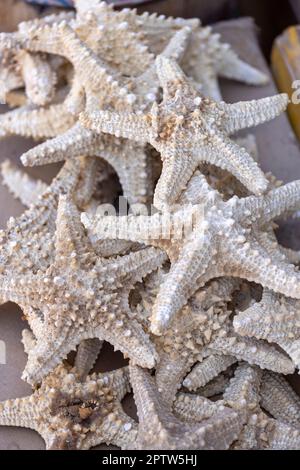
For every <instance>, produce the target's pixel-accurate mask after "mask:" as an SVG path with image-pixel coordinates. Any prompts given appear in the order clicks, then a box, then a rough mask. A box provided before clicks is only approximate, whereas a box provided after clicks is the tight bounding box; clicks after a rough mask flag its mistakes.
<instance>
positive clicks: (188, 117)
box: [80, 56, 288, 208]
mask: <svg viewBox="0 0 300 470" xmlns="http://www.w3.org/2000/svg"><path fill="white" fill-rule="evenodd" d="M156 64H157V74H158V78H159V82H160V84H161V86H162V88H163V91H164V99H163V101H162V103H161V104H160V105H158V106H157V104H156V103H155V104H154V105H153V107H152V109H151V111H150V113H149V114H145V115H139V114H134V113H126V112H125V113H124V112H123V113H122V112H120V113H118V112H112V111H105V110H99V111H98V110H97V111H94V112H90V111H89V110H87V111H85V112H84V113H82V114H81V115H80V122H81V123H82V124H83V125H84V126H85V127H87V128H90V129H92V130H93V131H95V132H106V133H109V134H113V135H116V136H117V137H125V138H129V139H132V140H135V141H138V142H141V143H143V142H144V143H145V142H149V143H150V144H151V145H153V147H154V148H155V149H156V150H158V151H159V152H160V153H161V158H162V161H163V169H162V174H161V177H160V179H159V182H158V184H157V187H156V190H155V197H154V204H155V206H156V207H158V208H162V207H164V206H165V205H168V204H171V203H173V202H175V200H176V198H177V197H178V196H179V195H180V192H181V191H182V190H183V189H184V187H185V185H186V184H187V182H188V180H189V179H190V178H191V176H192V175H193V173H194V172H195V170H196V169H197V167H198V166H199V164H200V163H201V162H207V163H211V164H214V165H216V166H219V167H221V168H223V169H226V170H227V171H229V172H230V173H232V174H233V175H234V176H235V177H236V178H237V179H238V180H240V181H241V182H242V183H243V184H244V185H245V186H246V187H247V188H248V189H249V190H250V191H252V192H254V193H255V194H261V193H263V192H264V191H265V190H266V189H267V184H268V183H267V180H266V178H265V176H264V174H263V173H262V171H261V170H260V169H259V167H258V165H257V163H256V162H254V161H253V159H252V158H251V157H250V155H249V154H248V153H247V152H246V150H245V149H243V148H241V147H239V146H238V145H236V144H235V143H234V142H233V141H232V140H230V139H229V138H228V135H229V134H232V133H233V132H236V131H237V130H239V129H243V128H246V127H249V126H253V125H258V124H260V123H263V122H265V121H268V120H270V119H273V118H274V117H275V116H277V115H278V114H280V113H281V112H282V111H284V110H285V108H286V106H287V103H288V97H287V95H284V94H282V95H276V96H274V97H271V98H264V99H262V100H258V101H252V102H240V103H236V104H226V103H224V102H221V103H216V102H214V101H212V100H210V99H208V98H203V97H202V96H199V93H198V91H197V90H196V89H195V88H194V87H193V86H192V85H191V84H190V82H189V80H188V78H187V77H186V76H185V75H184V73H183V72H182V70H181V69H180V67H179V66H178V64H177V63H176V62H175V61H172V60H171V59H168V58H166V57H163V56H158V57H157V59H156ZM220 149H221V150H220Z"/></svg>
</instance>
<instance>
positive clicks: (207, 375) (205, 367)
mask: <svg viewBox="0 0 300 470" xmlns="http://www.w3.org/2000/svg"><path fill="white" fill-rule="evenodd" d="M235 362H237V359H236V358H235V357H234V356H225V355H224V356H223V355H222V356H220V355H211V356H208V357H207V358H205V359H204V360H203V361H202V362H199V363H198V364H196V365H195V367H194V368H193V369H192V371H191V372H190V373H189V374H188V375H187V377H186V378H185V379H184V381H183V385H184V387H186V388H188V390H196V389H197V388H200V387H204V386H205V385H206V384H207V383H208V382H210V381H211V380H212V379H214V378H215V377H217V376H218V375H219V374H220V373H221V372H223V371H225V370H226V369H228V367H230V366H231V365H232V364H234V363H235Z"/></svg>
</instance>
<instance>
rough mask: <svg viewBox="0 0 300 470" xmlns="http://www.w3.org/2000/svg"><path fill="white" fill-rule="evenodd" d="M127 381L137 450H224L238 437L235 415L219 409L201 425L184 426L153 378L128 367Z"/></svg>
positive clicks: (138, 368)
mask: <svg viewBox="0 0 300 470" xmlns="http://www.w3.org/2000/svg"><path fill="white" fill-rule="evenodd" d="M130 381H131V384H132V387H133V393H134V399H135V403H136V406H137V412H138V417H139V426H138V434H137V440H136V442H135V444H134V448H137V449H152V450H153V449H171V450H172V449H189V450H190V449H227V448H228V447H229V445H230V444H231V443H232V442H233V441H234V440H235V439H236V438H237V436H238V433H239V431H240V429H241V425H242V421H241V419H240V416H239V414H238V413H235V412H233V413H232V410H229V409H225V407H223V409H221V408H220V409H219V410H218V412H216V413H215V414H214V415H213V416H211V417H209V418H208V419H203V421H202V422H200V423H196V424H195V423H190V424H187V423H184V422H183V421H180V420H179V419H178V418H177V417H176V416H175V415H174V414H173V413H172V412H171V411H170V409H169V407H168V406H167V405H166V404H165V402H164V400H163V399H162V397H161V395H160V393H159V391H158V390H157V387H156V385H155V381H154V378H153V377H151V375H150V373H149V372H148V371H146V370H144V369H141V368H140V367H138V366H130Z"/></svg>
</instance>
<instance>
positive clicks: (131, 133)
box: [79, 111, 152, 143]
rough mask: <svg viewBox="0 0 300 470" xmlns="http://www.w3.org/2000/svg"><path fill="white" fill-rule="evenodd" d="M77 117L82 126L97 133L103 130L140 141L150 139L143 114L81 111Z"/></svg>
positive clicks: (148, 127)
mask: <svg viewBox="0 0 300 470" xmlns="http://www.w3.org/2000/svg"><path fill="white" fill-rule="evenodd" d="M79 119H80V122H81V124H82V125H83V126H84V127H86V128H88V129H91V130H92V131H94V132H97V133H101V132H104V133H107V134H112V135H115V136H116V137H125V138H126V139H131V140H136V141H137V142H140V143H146V142H149V141H150V139H151V134H152V133H151V128H150V126H149V124H148V123H147V121H146V119H145V117H144V116H143V115H139V114H134V113H125V112H124V113H116V112H112V111H94V112H83V113H81V114H80V116H79Z"/></svg>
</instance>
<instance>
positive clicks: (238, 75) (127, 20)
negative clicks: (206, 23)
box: [76, 2, 268, 100]
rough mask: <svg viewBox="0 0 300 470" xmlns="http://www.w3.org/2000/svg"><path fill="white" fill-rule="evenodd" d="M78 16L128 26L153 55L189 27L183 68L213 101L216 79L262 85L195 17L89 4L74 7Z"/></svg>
mask: <svg viewBox="0 0 300 470" xmlns="http://www.w3.org/2000/svg"><path fill="white" fill-rule="evenodd" d="M76 8H77V11H78V12H79V14H81V15H83V17H84V18H85V16H86V15H87V13H91V12H94V14H95V15H97V17H98V19H99V20H100V21H101V22H102V23H103V24H106V23H108V22H109V23H112V24H115V25H116V26H117V25H120V24H121V25H124V26H123V27H125V26H126V25H127V26H129V28H130V30H132V31H135V32H136V33H139V34H140V35H141V38H142V39H143V41H144V42H145V44H146V45H147V46H148V48H149V49H150V51H152V52H153V53H154V54H155V55H157V54H159V53H161V51H162V48H163V47H164V45H165V43H166V41H168V40H169V39H170V37H171V36H172V35H173V34H174V33H176V31H178V30H179V29H180V28H183V27H189V28H191V30H192V36H191V40H190V43H189V46H188V48H187V51H186V54H185V56H184V58H183V62H182V63H183V68H184V70H185V71H186V72H187V73H188V74H189V75H191V76H192V77H193V78H194V79H195V80H196V81H197V82H199V83H200V84H201V85H202V92H203V94H204V95H205V96H210V97H212V98H214V99H216V100H219V99H220V96H221V95H220V90H219V86H218V80H217V77H218V76H221V77H226V78H230V79H234V80H240V81H242V82H245V83H248V84H251V85H263V84H265V83H267V82H268V77H267V76H266V75H265V74H264V73H262V72H260V71H259V70H257V69H256V68H254V67H251V66H250V65H249V64H247V63H245V62H243V61H242V60H241V59H239V58H238V56H237V55H236V54H235V52H234V51H233V50H232V48H231V47H230V46H229V44H226V43H222V42H221V41H220V36H219V34H213V33H212V29H211V28H210V27H201V26H200V21H199V19H197V18H192V19H188V20H187V19H183V18H172V17H167V18H166V17H165V16H164V15H159V16H158V15H157V14H156V13H154V14H149V13H147V12H145V13H143V14H142V15H137V13H136V11H135V10H132V9H131V10H129V9H123V10H121V11H114V10H113V8H112V7H111V5H107V4H105V3H104V2H93V3H92V4H91V3H90V2H89V4H88V5H84V6H82V5H81V4H80V2H77V4H76Z"/></svg>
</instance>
